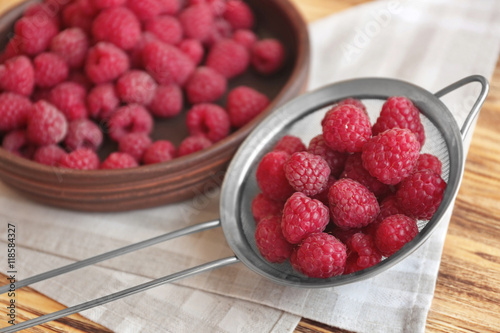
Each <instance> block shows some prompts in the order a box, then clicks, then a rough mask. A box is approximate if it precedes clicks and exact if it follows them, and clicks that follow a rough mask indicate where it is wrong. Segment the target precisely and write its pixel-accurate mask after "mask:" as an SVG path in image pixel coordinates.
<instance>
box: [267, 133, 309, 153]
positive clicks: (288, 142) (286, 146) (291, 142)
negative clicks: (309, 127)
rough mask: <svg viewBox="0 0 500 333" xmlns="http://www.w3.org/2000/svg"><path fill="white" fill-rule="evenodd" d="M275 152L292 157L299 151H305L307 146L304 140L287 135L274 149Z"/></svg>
mask: <svg viewBox="0 0 500 333" xmlns="http://www.w3.org/2000/svg"><path fill="white" fill-rule="evenodd" d="M273 150H274V151H284V152H286V153H288V154H290V155H292V154H293V153H297V152H299V151H305V150H306V146H305V145H304V143H303V142H302V140H301V139H300V138H298V137H296V136H293V135H285V136H284V137H282V138H281V139H280V140H279V141H278V142H277V143H276V144H275V145H274V147H273Z"/></svg>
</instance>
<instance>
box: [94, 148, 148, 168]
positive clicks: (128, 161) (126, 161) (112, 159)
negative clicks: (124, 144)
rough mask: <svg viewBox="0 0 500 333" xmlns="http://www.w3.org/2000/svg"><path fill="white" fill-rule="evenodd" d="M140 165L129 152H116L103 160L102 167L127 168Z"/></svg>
mask: <svg viewBox="0 0 500 333" xmlns="http://www.w3.org/2000/svg"><path fill="white" fill-rule="evenodd" d="M137 166H139V164H137V161H136V160H135V158H133V157H132V156H130V155H129V154H127V153H120V152H114V153H111V154H109V156H108V157H107V158H106V159H105V160H104V162H102V164H101V169H126V168H135V167H137Z"/></svg>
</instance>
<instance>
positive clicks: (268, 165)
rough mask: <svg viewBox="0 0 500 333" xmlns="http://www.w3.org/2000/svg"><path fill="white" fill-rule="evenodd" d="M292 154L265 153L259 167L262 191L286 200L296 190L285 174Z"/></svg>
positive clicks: (258, 173)
mask: <svg viewBox="0 0 500 333" xmlns="http://www.w3.org/2000/svg"><path fill="white" fill-rule="evenodd" d="M288 158H290V155H288V154H287V153H285V152H284V151H272V152H270V153H267V154H266V155H264V157H263V158H262V160H261V161H260V163H259V166H258V167H257V172H256V177H257V184H258V185H259V188H260V189H261V191H262V193H263V194H264V195H265V196H266V197H268V198H271V199H273V200H276V201H285V200H287V199H288V197H290V196H291V195H292V194H293V192H294V190H293V188H292V186H291V185H290V183H288V180H287V179H286V176H285V170H284V166H285V163H286V161H287V160H288Z"/></svg>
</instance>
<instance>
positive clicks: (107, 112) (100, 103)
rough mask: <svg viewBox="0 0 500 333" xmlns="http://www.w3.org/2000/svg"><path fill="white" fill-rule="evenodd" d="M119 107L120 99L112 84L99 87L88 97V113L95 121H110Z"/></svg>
mask: <svg viewBox="0 0 500 333" xmlns="http://www.w3.org/2000/svg"><path fill="white" fill-rule="evenodd" d="M119 105H120V99H119V98H118V96H117V95H116V90H115V87H114V85H113V84H111V83H105V84H100V85H97V86H95V87H94V88H92V90H91V91H90V92H89V94H88V95H87V106H88V111H89V114H90V116H91V117H92V118H94V119H108V118H109V117H111V115H112V114H113V113H114V112H115V111H116V109H117V108H118V106H119Z"/></svg>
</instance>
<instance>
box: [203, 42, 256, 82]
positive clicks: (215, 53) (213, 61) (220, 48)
mask: <svg viewBox="0 0 500 333" xmlns="http://www.w3.org/2000/svg"><path fill="white" fill-rule="evenodd" d="M249 63H250V55H249V53H248V51H247V49H245V47H244V46H242V45H240V44H238V43H236V42H235V41H234V40H232V39H224V40H221V41H219V42H218V43H216V44H215V45H214V46H213V47H212V48H211V49H210V52H208V55H207V60H206V65H207V66H208V67H211V68H213V69H215V70H216V71H218V72H219V73H221V74H222V75H224V76H225V77H226V78H228V79H231V78H233V77H235V76H238V75H240V74H242V73H243V72H244V71H245V70H246V69H247V68H248V64H249Z"/></svg>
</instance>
